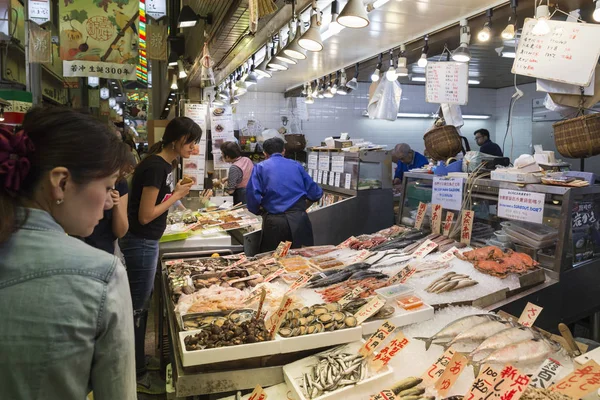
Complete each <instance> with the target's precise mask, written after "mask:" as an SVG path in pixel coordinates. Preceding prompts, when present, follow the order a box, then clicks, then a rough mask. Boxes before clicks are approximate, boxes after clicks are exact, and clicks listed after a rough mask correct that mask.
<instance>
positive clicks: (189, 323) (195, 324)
mask: <svg viewBox="0 0 600 400" xmlns="http://www.w3.org/2000/svg"><path fill="white" fill-rule="evenodd" d="M184 325H185V327H186V328H197V327H198V322H196V321H194V320H189V321H185V323H184Z"/></svg>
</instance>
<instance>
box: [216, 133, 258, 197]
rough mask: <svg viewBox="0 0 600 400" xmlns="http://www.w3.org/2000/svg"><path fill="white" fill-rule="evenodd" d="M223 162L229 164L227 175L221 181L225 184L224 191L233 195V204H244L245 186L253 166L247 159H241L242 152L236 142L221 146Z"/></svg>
mask: <svg viewBox="0 0 600 400" xmlns="http://www.w3.org/2000/svg"><path fill="white" fill-rule="evenodd" d="M221 153H222V158H223V161H225V162H226V163H230V164H231V167H229V174H227V178H225V179H223V181H224V182H227V188H226V189H225V191H226V192H227V193H228V194H230V195H233V203H234V204H238V203H242V204H246V185H248V181H249V180H250V176H251V175H252V170H253V169H254V164H253V163H252V160H250V159H249V158H248V157H242V150H241V149H240V146H239V145H238V144H237V143H236V142H225V143H223V144H222V145H221Z"/></svg>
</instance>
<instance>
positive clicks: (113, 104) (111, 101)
mask: <svg viewBox="0 0 600 400" xmlns="http://www.w3.org/2000/svg"><path fill="white" fill-rule="evenodd" d="M116 104H117V99H115V98H114V97H111V98H109V99H108V106H109V107H110V108H113V107H114V106H115V105H116Z"/></svg>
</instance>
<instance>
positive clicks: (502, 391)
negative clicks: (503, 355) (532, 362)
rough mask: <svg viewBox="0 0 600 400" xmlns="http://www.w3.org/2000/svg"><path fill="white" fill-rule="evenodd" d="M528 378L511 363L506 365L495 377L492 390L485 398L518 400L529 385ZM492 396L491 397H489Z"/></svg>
mask: <svg viewBox="0 0 600 400" xmlns="http://www.w3.org/2000/svg"><path fill="white" fill-rule="evenodd" d="M529 381H530V378H529V376H527V374H523V373H521V371H519V370H518V369H517V368H515V367H513V366H512V365H506V366H505V367H504V368H503V369H502V370H501V371H500V375H499V376H498V377H497V378H496V381H495V383H494V391H493V393H491V394H490V395H488V396H487V397H486V398H493V399H496V398H499V399H500V400H519V398H520V397H521V396H522V395H523V392H524V391H525V389H526V388H527V386H528V385H529ZM491 396H493V397H491Z"/></svg>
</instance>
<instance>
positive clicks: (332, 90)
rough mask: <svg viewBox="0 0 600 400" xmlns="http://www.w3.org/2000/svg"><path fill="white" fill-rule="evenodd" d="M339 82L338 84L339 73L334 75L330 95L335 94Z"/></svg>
mask: <svg viewBox="0 0 600 400" xmlns="http://www.w3.org/2000/svg"><path fill="white" fill-rule="evenodd" d="M339 82H340V71H338V72H336V73H335V80H334V81H333V83H332V84H331V93H333V94H337V92H338V84H339Z"/></svg>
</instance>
